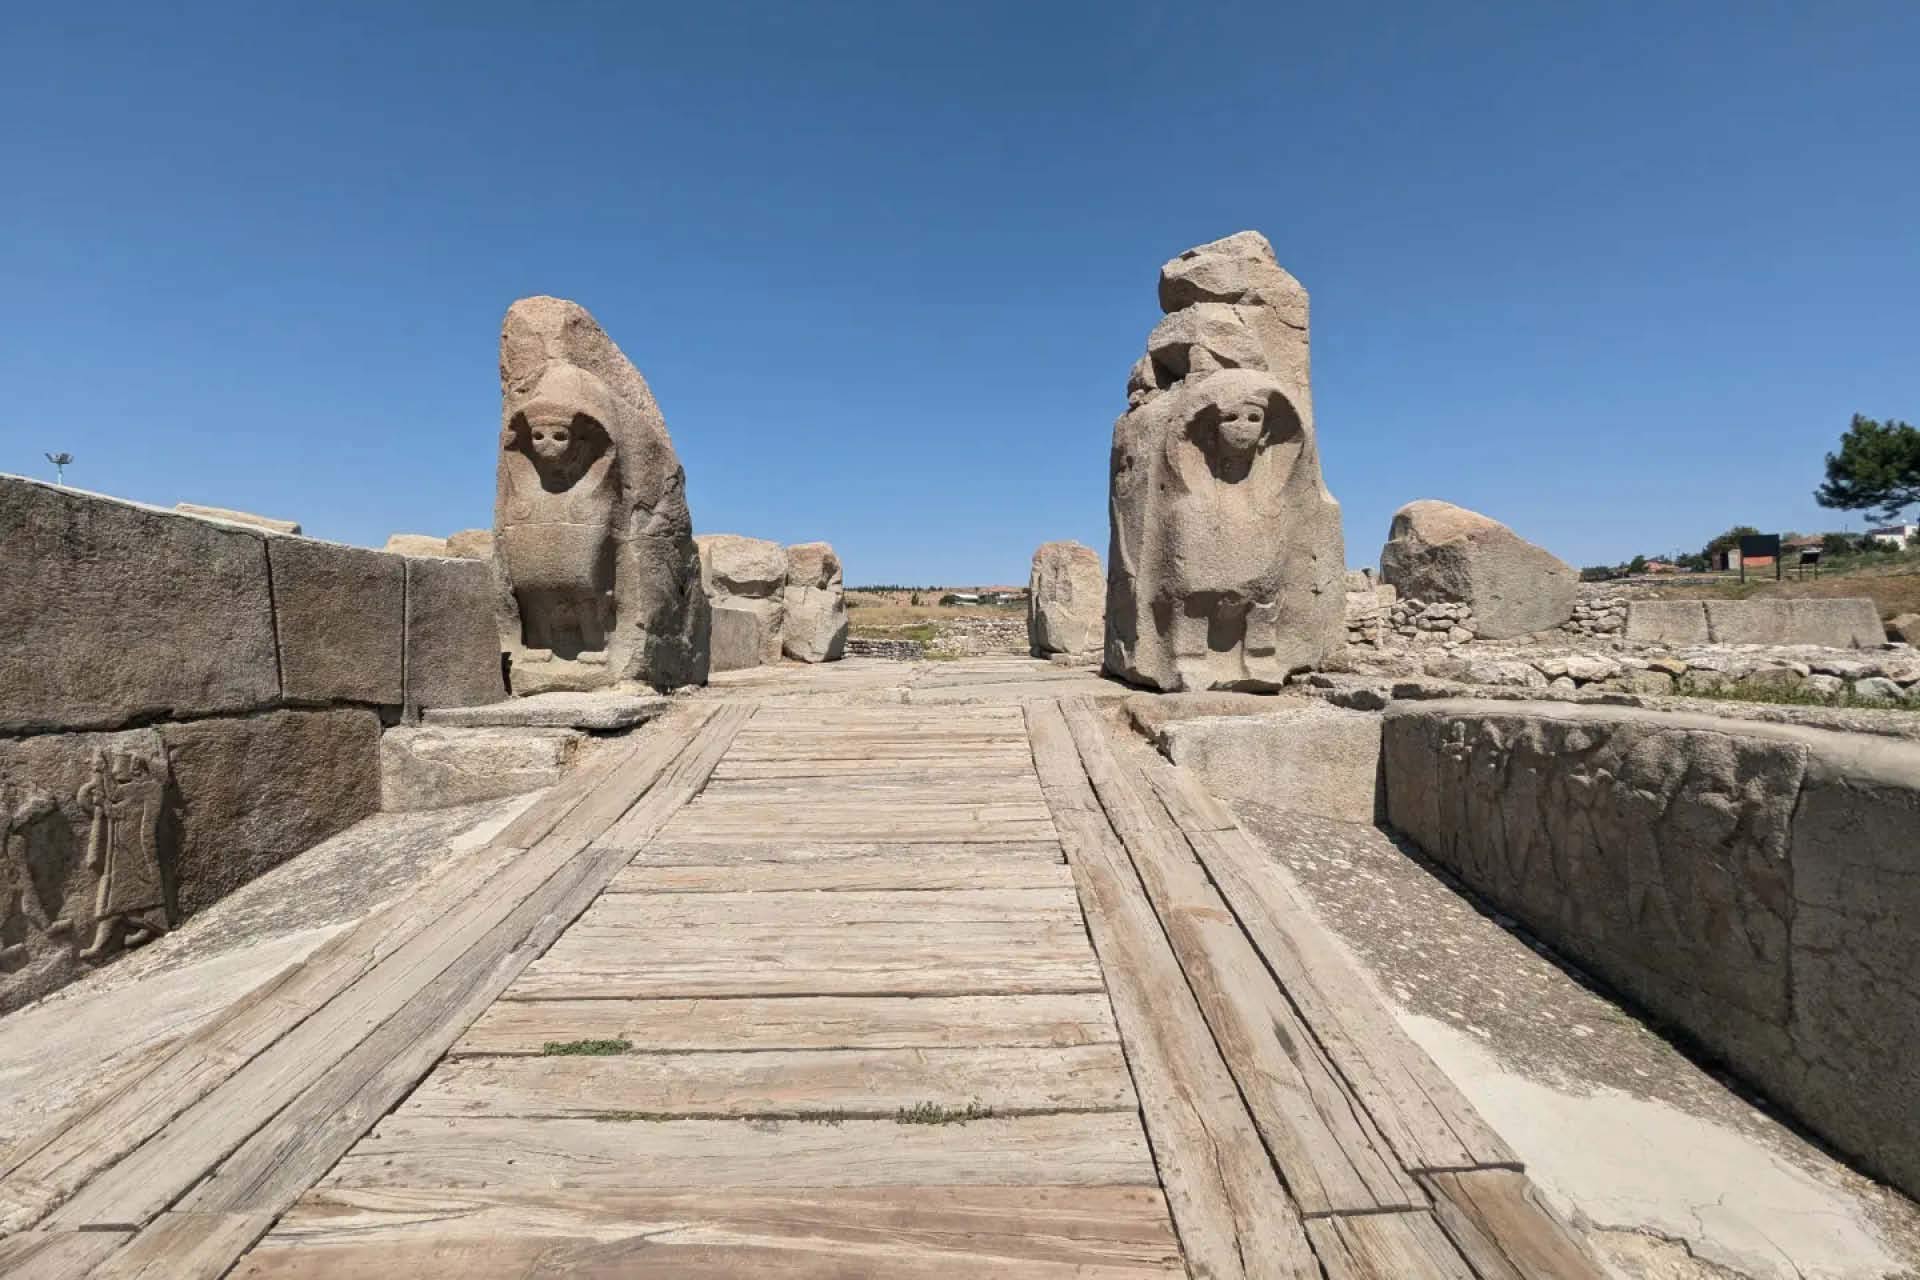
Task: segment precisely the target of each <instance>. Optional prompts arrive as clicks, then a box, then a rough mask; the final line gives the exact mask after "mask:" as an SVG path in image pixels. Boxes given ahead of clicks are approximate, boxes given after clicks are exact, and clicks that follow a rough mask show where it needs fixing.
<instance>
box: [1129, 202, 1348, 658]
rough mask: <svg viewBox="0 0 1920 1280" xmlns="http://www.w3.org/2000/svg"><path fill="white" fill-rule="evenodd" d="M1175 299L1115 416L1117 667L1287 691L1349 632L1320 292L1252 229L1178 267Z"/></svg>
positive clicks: (1170, 269) (1163, 292) (1163, 281)
mask: <svg viewBox="0 0 1920 1280" xmlns="http://www.w3.org/2000/svg"><path fill="white" fill-rule="evenodd" d="M1160 303H1161V308H1162V310H1163V311H1165V313H1166V314H1165V316H1164V317H1163V318H1162V319H1161V321H1160V322H1159V323H1158V324H1157V325H1155V326H1154V328H1153V331H1152V332H1151V333H1150V334H1149V335H1148V337H1147V352H1146V354H1145V355H1144V356H1143V357H1141V358H1140V359H1138V360H1136V361H1135V362H1134V364H1133V367H1132V369H1131V371H1130V373H1129V375H1128V378H1127V412H1126V413H1124V414H1122V415H1121V417H1120V419H1119V420H1118V421H1117V422H1115V423H1114V433H1113V452H1112V455H1111V459H1110V470H1109V488H1108V498H1109V502H1108V518H1109V528H1110V532H1111V535H1112V541H1111V543H1110V545H1111V548H1112V552H1111V554H1110V555H1109V557H1108V562H1107V609H1106V654H1105V666H1106V669H1107V670H1108V671H1109V672H1111V673H1112V674H1113V675H1116V676H1118V677H1120V678H1121V679H1123V680H1127V681H1130V682H1132V683H1135V684H1141V685H1146V686H1149V687H1151V688H1156V689H1163V690H1169V691H1172V690H1198V689H1246V690H1256V691H1260V690H1274V689H1278V688H1280V687H1281V686H1282V685H1283V684H1285V683H1286V680H1287V678H1288V677H1289V676H1290V675H1291V674H1293V673H1294V672H1297V671H1301V670H1305V669H1308V668H1311V667H1314V666H1317V665H1319V664H1321V663H1323V662H1324V661H1326V660H1327V659H1328V658H1329V657H1331V656H1332V655H1333V654H1335V653H1337V652H1338V651H1339V649H1340V648H1341V647H1342V646H1343V645H1344V644H1345V643H1346V618H1345V609H1346V601H1345V591H1344V580H1345V575H1346V566H1345V559H1346V557H1345V551H1344V546H1343V543H1342V539H1341V536H1340V504H1339V503H1337V502H1335V501H1334V499H1333V495H1332V494H1330V493H1328V492H1327V488H1326V484H1325V483H1324V481H1323V480H1322V478H1321V474H1320V459H1319V451H1318V448H1317V446H1316V443H1315V433H1314V422H1313V403H1312V395H1311V392H1310V390H1309V386H1308V376H1307V295H1306V290H1304V289H1303V288H1301V287H1300V283H1299V281H1297V280H1295V279H1294V278H1293V277H1292V276H1291V275H1289V274H1287V272H1286V271H1285V270H1284V269H1282V268H1281V267H1280V265H1279V264H1278V263H1277V262H1276V261H1275V260H1274V256H1273V247H1272V246H1271V245H1269V244H1268V243H1267V241H1266V238H1265V237H1264V236H1261V235H1259V234H1257V233H1254V232H1242V233H1240V234H1238V235H1233V236H1229V237H1227V238H1226V239H1223V240H1217V241H1213V242H1210V243H1208V244H1205V245H1201V246H1199V247H1197V248H1195V249H1191V250H1188V251H1187V252H1186V253H1183V254H1181V255H1180V256H1179V257H1178V258H1175V259H1173V260H1172V261H1170V262H1168V263H1167V264H1166V265H1165V266H1164V267H1162V268H1161V275H1160Z"/></svg>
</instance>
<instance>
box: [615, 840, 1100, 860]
mask: <svg viewBox="0 0 1920 1280" xmlns="http://www.w3.org/2000/svg"><path fill="white" fill-rule="evenodd" d="M875 857H886V858H911V859H914V860H916V861H932V860H935V859H939V858H987V857H993V858H1027V857H1039V858H1045V859H1047V860H1049V861H1052V862H1062V863H1064V862H1065V861H1066V856H1065V855H1064V854H1062V853H1061V851H1060V842H1059V841H1058V840H1057V839H1055V838H1053V837H1051V836H1049V837H1048V838H1047V839H1045V840H976V841H970V842H966V843H960V842H954V841H944V842H943V841H937V840H929V841H922V842H915V843H912V844H906V843H901V842H898V841H888V840H791V839H782V838H780V837H777V836H774V837H767V836H761V837H757V838H749V839H741V840H699V841H691V840H689V841H681V840H675V839H673V838H672V837H670V836H665V835H663V836H661V837H659V838H658V839H656V840H653V841H652V842H650V843H649V844H647V845H646V846H645V847H644V848H642V849H641V850H640V852H639V853H637V854H635V855H634V865H635V866H646V867H685V866H703V867H704V866H717V865H721V864H725V863H754V862H762V863H780V862H789V863H792V862H829V861H836V860H839V859H843V858H875Z"/></svg>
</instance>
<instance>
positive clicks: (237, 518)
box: [173, 502, 300, 534]
mask: <svg viewBox="0 0 1920 1280" xmlns="http://www.w3.org/2000/svg"><path fill="white" fill-rule="evenodd" d="M173 509H174V510H175V511H179V512H182V513H184V514H186V515H190V516H199V517H200V518H201V519H202V520H224V521H226V522H227V523H228V524H244V525H251V526H252V527H254V528H256V529H265V530H267V531H269V532H271V533H288V534H297V533H299V532H300V522H299V521H298V520H276V519H274V518H273V517H272V516H257V515H255V514H253V512H251V511H229V510H228V509H227V508H225V507H203V506H201V505H200V504H199V503H197V502H176V503H174V504H173Z"/></svg>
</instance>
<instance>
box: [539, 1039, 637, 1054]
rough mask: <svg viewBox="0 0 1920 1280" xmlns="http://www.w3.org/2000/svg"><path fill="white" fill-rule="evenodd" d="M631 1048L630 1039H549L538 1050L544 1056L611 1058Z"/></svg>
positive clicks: (631, 1042)
mask: <svg viewBox="0 0 1920 1280" xmlns="http://www.w3.org/2000/svg"><path fill="white" fill-rule="evenodd" d="M632 1048H633V1041H631V1040H549V1041H547V1043H546V1047H545V1048H543V1049H541V1050H540V1055H541V1056H542V1057H545V1058H612V1057H616V1056H618V1055H619V1054H623V1053H626V1052H627V1051H629V1050H630V1049H632Z"/></svg>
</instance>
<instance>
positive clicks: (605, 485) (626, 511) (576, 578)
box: [494, 298, 709, 694]
mask: <svg viewBox="0 0 1920 1280" xmlns="http://www.w3.org/2000/svg"><path fill="white" fill-rule="evenodd" d="M500 388H501V402H502V432H501V441H500V446H501V447H500V459H499V470H498V479H497V487H496V491H495V502H494V548H495V550H494V570H495V575H496V578H497V580H498V585H499V605H498V609H497V613H498V618H499V624H500V638H501V645H502V648H503V649H504V650H505V651H506V653H507V655H508V660H509V674H508V678H509V681H510V683H511V685H512V688H513V691H514V692H515V693H517V694H525V693H537V692H541V691H544V690H549V689H593V688H599V687H602V686H607V685H614V684H618V683H622V682H640V683H645V684H649V685H652V686H654V687H655V688H659V689H672V688H675V687H678V686H680V685H684V684H703V683H705V682H706V678H707V662H708V627H709V621H708V607H707V599H706V595H705V593H704V592H703V591H702V590H701V587H700V568H699V557H698V553H697V552H696V551H695V549H694V544H693V521H692V517H691V515H690V514H689V512H688V510H687V501H686V478H685V474H684V472H683V471H682V470H681V467H680V462H679V459H678V457H677V456H676V455H675V454H674V450H673V441H672V439H671V438H670V437H669V436H668V435H667V429H666V423H665V422H664V421H663V420H662V419H661V416H660V410H659V408H658V406H657V405H656V404H655V403H654V400H653V394H652V392H651V391H650V390H649V389H648V388H647V384H646V381H645V379H643V378H642V377H641V376H640V372H639V370H637V369H635V368H634V367H633V365H632V364H631V363H629V362H628V360H627V358H626V357H625V356H624V355H622V354H621V352H620V349H619V348H618V347H616V346H615V345H614V344H613V341H612V339H610V338H608V337H607V335H606V334H605V333H604V332H602V331H601V329H600V327H599V325H597V324H596V323H594V320H593V317H592V316H590V315H588V314H587V312H586V311H585V310H584V309H583V308H581V307H580V306H578V305H576V304H574V303H572V302H568V301H565V300H564V299H560V298H523V299H521V300H520V301H518V302H516V303H514V304H513V306H512V307H511V308H509V309H508V311H507V317H506V321H505V323H504V325H503V326H502V329H501V335H500Z"/></svg>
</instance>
